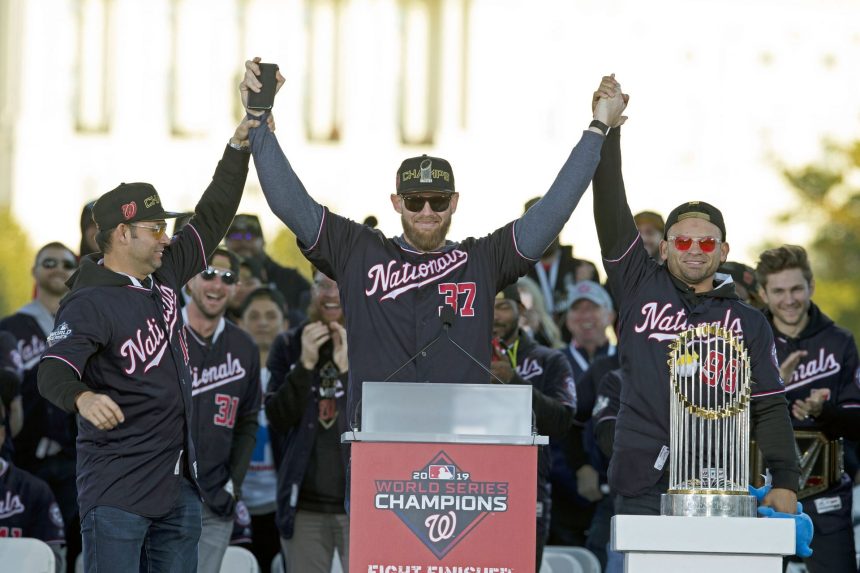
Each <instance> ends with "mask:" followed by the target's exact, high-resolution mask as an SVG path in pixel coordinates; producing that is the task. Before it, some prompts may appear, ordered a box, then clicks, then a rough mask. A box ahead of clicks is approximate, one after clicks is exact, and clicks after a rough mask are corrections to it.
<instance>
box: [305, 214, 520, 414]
mask: <svg viewBox="0 0 860 573" xmlns="http://www.w3.org/2000/svg"><path fill="white" fill-rule="evenodd" d="M304 252H305V256H307V258H308V259H309V260H310V261H311V262H312V263H314V264H315V265H316V266H317V267H318V268H319V269H320V270H322V271H323V272H325V273H326V274H327V275H329V276H330V277H331V278H332V279H333V280H335V281H337V283H338V287H339V288H340V298H341V305H342V307H343V312H344V316H345V317H346V331H347V333H348V335H349V339H348V343H349V376H350V382H349V408H348V409H349V413H350V420H353V419H354V418H355V408H356V405H357V403H358V400H359V399H360V394H361V383H362V382H365V381H382V380H385V378H386V377H388V376H389V375H390V374H391V373H393V372H394V371H395V370H397V369H398V368H399V367H400V366H402V365H403V363H404V362H406V361H407V359H408V358H409V357H410V356H412V355H413V354H415V353H416V352H418V351H419V350H421V349H422V348H423V347H424V346H425V345H426V344H427V343H429V342H430V341H431V340H433V339H434V338H435V337H436V336H437V335H439V333H440V332H441V330H442V324H441V321H440V320H439V316H440V312H441V310H442V308H444V307H445V306H446V305H447V306H449V307H451V308H452V309H453V310H454V312H455V314H456V319H455V320H454V324H453V326H452V327H451V329H450V335H451V338H452V339H453V340H455V341H456V342H457V343H458V344H459V345H460V346H462V347H463V348H465V349H466V350H468V351H469V353H470V354H472V356H474V357H475V358H477V359H478V360H479V361H480V362H481V363H483V364H485V365H488V364H489V363H490V342H489V341H490V338H491V331H492V325H493V304H494V300H495V296H496V293H497V292H499V291H501V290H502V289H503V288H504V287H505V286H507V285H509V284H510V283H512V282H513V281H515V280H516V279H517V278H518V277H520V276H522V275H523V274H525V273H526V272H527V271H528V269H529V267H530V266H531V265H533V264H534V261H533V260H531V259H527V258H525V257H524V256H523V255H521V254H520V253H519V251H518V249H517V246H516V240H515V238H514V224H513V223H509V224H507V225H505V226H504V227H502V228H501V229H498V230H496V231H495V232H493V233H491V234H490V235H488V236H486V237H483V238H480V239H474V238H469V239H466V240H464V241H463V242H460V243H450V242H449V243H448V244H446V246H445V247H444V248H442V249H441V250H440V251H437V252H430V253H420V252H418V251H416V250H415V249H414V248H412V247H411V246H410V245H408V244H407V243H406V242H405V241H404V240H403V239H401V238H395V239H388V238H386V237H385V236H384V235H383V234H382V233H381V232H379V231H376V230H373V229H371V228H370V227H366V226H365V225H360V224H358V223H355V222H353V221H350V220H348V219H345V218H343V217H341V216H339V215H336V214H334V213H331V212H330V211H328V210H327V209H326V210H325V211H324V214H323V219H322V223H321V227H320V232H319V236H318V238H317V241H316V243H315V244H313V245H311V246H310V247H309V248H307V249H306V250H305V251H304ZM392 380H394V381H399V382H468V383H481V382H487V381H488V380H489V374H487V373H486V372H485V371H484V370H482V369H481V368H480V367H479V366H478V365H476V364H475V363H474V362H472V361H471V360H470V359H469V358H468V357H466V356H465V355H463V353H462V352H461V351H460V350H459V349H457V348H455V347H454V346H453V345H452V344H451V343H450V342H448V341H447V340H444V336H443V340H440V341H439V342H437V343H436V344H434V345H433V346H432V347H430V348H429V349H427V350H426V351H424V352H422V353H421V354H420V355H419V356H418V358H417V359H416V360H415V361H414V362H412V363H410V364H408V365H407V366H406V367H405V368H403V370H401V371H400V372H399V373H398V374H397V375H396V376H395V377H394V378H393V379H392Z"/></svg>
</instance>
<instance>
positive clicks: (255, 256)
mask: <svg viewBox="0 0 860 573" xmlns="http://www.w3.org/2000/svg"><path fill="white" fill-rule="evenodd" d="M224 243H225V244H226V245H227V248H228V249H230V250H231V251H233V252H234V253H236V254H237V255H239V256H240V257H241V258H242V260H244V261H248V263H250V264H251V265H253V268H254V269H255V274H256V275H258V276H261V277H265V281H264V282H265V283H267V284H270V285H272V286H274V287H275V288H277V289H278V290H280V291H281V294H282V295H284V298H285V299H286V300H287V307H288V310H287V318H289V320H290V322H292V323H293V324H300V323H301V322H302V321H304V319H305V311H306V308H307V306H308V300H309V298H310V288H311V286H310V283H309V282H308V281H307V279H305V277H303V276H302V275H301V273H299V272H298V270H296V269H294V268H291V267H285V266H283V265H280V264H278V263H277V262H276V261H275V260H274V259H272V257H270V256H269V255H268V254H267V253H266V250H265V247H266V239H265V237H263V228H262V226H261V225H260V219H259V217H257V216H256V215H250V214H247V213H239V214H238V215H236V218H235V219H233V223H232V224H231V225H230V229H229V230H228V231H227V236H226V237H224ZM250 290H251V289H249V290H248V291H247V292H250ZM239 306H241V302H240V301H237V304H236V308H238V307H239Z"/></svg>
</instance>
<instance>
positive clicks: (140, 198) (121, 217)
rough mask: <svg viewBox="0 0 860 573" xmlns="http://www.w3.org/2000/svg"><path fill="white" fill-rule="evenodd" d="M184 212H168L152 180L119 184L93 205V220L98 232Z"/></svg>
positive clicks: (179, 215) (177, 215)
mask: <svg viewBox="0 0 860 573" xmlns="http://www.w3.org/2000/svg"><path fill="white" fill-rule="evenodd" d="M184 214H185V213H173V212H171V211H165V210H164V207H162V206H161V199H160V198H159V197H158V192H157V191H156V190H155V187H153V186H152V185H150V184H149V183H120V184H119V187H117V188H116V189H113V190H112V191H108V192H107V193H105V194H104V195H102V196H101V197H99V198H98V199H97V200H96V203H95V205H93V221H95V222H96V226H97V227H98V228H99V231H105V230H107V229H113V228H114V227H116V226H117V225H119V224H120V223H125V224H129V223H136V222H137V221H158V220H159V219H173V218H176V217H181V216H182V215H184Z"/></svg>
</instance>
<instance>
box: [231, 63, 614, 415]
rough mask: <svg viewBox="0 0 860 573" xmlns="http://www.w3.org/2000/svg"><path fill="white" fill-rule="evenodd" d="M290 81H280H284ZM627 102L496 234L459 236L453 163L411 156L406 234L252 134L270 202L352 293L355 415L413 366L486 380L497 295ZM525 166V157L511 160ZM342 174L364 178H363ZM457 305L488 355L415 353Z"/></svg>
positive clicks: (405, 171)
mask: <svg viewBox="0 0 860 573" xmlns="http://www.w3.org/2000/svg"><path fill="white" fill-rule="evenodd" d="M257 62H258V60H256V59H255V60H249V61H248V62H246V72H245V78H244V80H243V89H245V90H251V91H255V92H256V91H258V90H259V89H260V86H261V84H260V81H259V80H258V79H257V75H258V73H259V67H258V65H257ZM278 78H279V80H278V81H279V86H280V84H282V83H283V78H282V77H281V76H280V75H279V76H278ZM622 107H623V102H622V101H621V97H620V96H619V97H618V98H616V99H614V100H613V99H606V100H602V101H601V102H600V104H599V105H598V106H597V108H596V109H595V110H594V112H593V117H594V121H592V123H591V125H589V126H588V127H587V128H586V129H585V131H584V132H583V134H582V136H581V137H580V139H579V142H578V143H577V144H576V146H575V147H574V148H573V150H572V151H571V153H570V156H569V157H568V159H567V161H566V162H565V164H564V165H563V166H562V168H561V171H560V172H559V174H558V175H557V177H556V179H555V181H554V183H553V184H552V186H551V187H550V189H549V190H548V191H547V192H546V194H545V195H544V197H543V198H542V199H541V200H540V201H538V202H537V203H536V204H535V205H533V206H532V207H531V208H530V209H529V210H528V211H526V213H525V214H523V215H522V216H521V217H520V218H519V219H517V220H516V221H513V222H510V223H508V224H507V225H504V226H502V227H501V228H499V229H497V230H495V231H494V232H492V233H490V234H489V235H486V236H484V237H481V238H479V239H475V238H468V239H465V240H463V241H451V240H448V230H449V228H450V225H451V221H452V217H453V216H454V214H455V213H456V211H457V207H458V204H459V200H460V195H459V193H458V192H457V189H456V187H455V181H454V174H453V170H452V168H451V165H450V163H449V162H448V161H446V160H444V159H442V158H439V157H433V156H430V155H422V156H419V157H412V158H409V159H406V160H405V161H403V162H402V163H401V165H400V168H399V169H397V171H396V185H395V188H394V190H393V192H392V193H391V194H390V196H389V201H390V203H391V207H392V209H393V210H394V212H395V213H396V214H397V216H398V217H399V218H400V222H401V226H402V228H403V233H402V234H401V235H400V236H397V237H393V238H389V237H386V236H385V235H384V234H383V233H382V232H381V231H380V230H378V229H371V228H369V227H367V226H365V225H362V224H360V223H357V222H354V221H350V220H349V219H346V218H345V217H341V216H339V215H336V214H334V213H332V212H331V211H330V210H329V209H327V208H324V207H323V206H322V205H320V204H319V203H317V202H316V201H314V199H313V198H312V197H311V196H310V195H309V194H308V193H307V191H306V190H305V188H304V186H303V184H302V182H301V181H300V180H299V178H298V176H297V174H296V172H295V171H294V170H293V168H292V166H291V165H290V163H289V161H288V160H287V158H286V156H285V155H284V153H283V151H282V150H281V148H280V146H279V144H278V141H277V139H276V138H274V137H271V136H270V135H269V134H267V133H266V132H265V130H260V129H256V130H253V131H252V133H251V136H250V137H251V152H252V154H253V155H254V165H255V167H256V169H257V175H258V177H259V179H260V183H261V186H262V189H263V193H264V195H265V197H266V201H267V202H268V204H269V207H270V208H271V209H272V211H273V212H274V213H275V215H277V216H278V217H279V218H280V219H281V221H283V222H284V223H285V224H286V225H287V227H289V228H290V229H291V230H292V231H293V232H294V233H295V235H296V237H297V238H298V241H299V244H300V246H301V247H302V248H303V250H304V254H305V256H306V257H307V258H308V259H309V260H310V261H311V262H312V263H314V264H315V265H316V266H317V268H319V269H320V270H322V271H323V272H324V273H325V274H326V275H328V276H329V277H331V278H332V279H334V280H336V281H337V283H338V284H339V285H340V286H341V292H340V298H341V300H342V301H343V303H344V308H349V313H347V316H346V329H347V332H348V334H349V359H350V382H351V383H350V385H349V394H350V396H349V413H348V414H349V417H350V419H353V414H354V413H355V412H354V411H353V410H354V409H355V407H356V405H357V404H358V402H359V399H360V394H361V383H362V382H364V381H367V380H385V379H386V378H387V377H388V376H390V375H392V374H393V373H394V372H395V371H398V369H399V368H400V367H401V366H403V368H402V369H401V370H399V372H397V375H396V377H394V380H396V381H416V380H421V381H430V382H450V381H451V380H452V373H456V376H454V378H455V379H457V380H459V381H462V382H484V381H485V380H486V378H487V373H486V371H485V368H487V366H488V365H489V364H490V345H489V344H488V343H487V342H488V341H489V340H490V338H491V331H492V324H493V301H494V299H495V295H496V293H497V292H498V291H500V290H502V289H503V288H504V287H505V286H507V285H508V284H511V283H512V282H514V281H516V279H517V278H518V277H520V276H522V275H524V274H526V273H527V272H528V270H529V268H531V267H532V266H533V265H534V264H535V262H536V261H537V260H539V259H540V257H541V255H542V254H543V252H544V251H545V249H546V248H547V246H548V245H549V244H550V243H551V242H552V240H553V239H554V238H555V237H556V236H558V234H559V232H560V231H561V229H562V227H563V226H564V224H565V223H566V222H567V220H568V219H569V217H570V215H571V213H572V212H573V209H574V208H575V207H576V205H577V203H578V202H579V199H580V198H581V197H582V194H583V193H584V192H585V190H586V188H587V187H588V184H589V182H590V180H591V177H592V175H593V172H594V169H595V166H596V165H597V162H598V160H599V157H600V150H601V147H602V145H603V139H604V134H605V132H606V130H607V129H608V128H607V127H606V126H607V124H615V123H617V122H618V121H619V117H620V109H621V108H622ZM583 127H585V126H583ZM506 159H507V158H505V157H498V158H496V159H495V160H494V161H493V162H492V164H488V165H485V166H484V168H485V169H496V168H497V167H498V165H499V162H503V163H504V162H505V161H506ZM517 167H518V166H517V165H516V162H515V161H509V162H508V163H507V164H506V165H505V168H506V169H516V168H517ZM357 172H358V173H361V172H362V171H361V170H358V171H357ZM345 173H349V171H348V170H346V171H345ZM342 182H343V184H344V185H346V186H349V187H355V186H356V185H359V184H360V183H361V180H360V179H358V178H356V179H353V180H351V181H347V180H342ZM510 191H512V190H510V189H500V190H497V191H496V193H497V194H498V195H499V196H502V195H503V194H504V193H507V192H510ZM362 192H365V191H362ZM367 196H368V197H371V195H367ZM446 306H447V307H449V308H450V309H451V310H452V311H453V313H454V315H455V317H456V320H455V322H456V324H454V325H453V327H452V328H451V329H450V335H451V338H452V339H453V340H454V341H456V342H457V344H459V345H460V346H462V347H463V348H465V349H466V350H467V351H468V352H469V353H470V354H471V355H472V356H474V357H475V359H476V361H477V362H478V363H479V364H476V361H473V360H472V359H470V358H469V357H467V356H465V354H463V353H462V352H461V351H460V350H459V349H457V348H456V347H454V345H451V344H437V345H434V346H433V347H431V348H430V349H428V350H425V351H424V352H423V353H421V354H419V355H418V356H417V357H415V358H414V359H411V357H413V356H414V355H415V354H416V353H418V351H419V350H421V349H422V348H423V347H424V346H425V345H426V344H427V343H428V342H430V341H431V340H433V339H434V338H435V337H436V336H438V335H439V334H440V332H441V329H442V324H441V322H440V319H439V316H440V312H441V309H442V308H444V307H446ZM404 365H405V366H404Z"/></svg>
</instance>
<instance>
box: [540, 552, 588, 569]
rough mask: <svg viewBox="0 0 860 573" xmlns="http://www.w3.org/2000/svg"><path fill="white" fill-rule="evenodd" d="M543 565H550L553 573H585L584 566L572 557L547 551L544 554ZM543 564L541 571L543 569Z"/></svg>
mask: <svg viewBox="0 0 860 573" xmlns="http://www.w3.org/2000/svg"><path fill="white" fill-rule="evenodd" d="M547 549H549V547H547ZM543 564H546V565H549V568H550V571H552V573H584V571H583V570H582V566H581V565H580V564H579V563H578V562H577V560H576V559H574V558H573V557H571V556H570V555H566V554H564V553H557V552H552V551H546V549H544V553H543ZM543 564H542V565H541V569H543Z"/></svg>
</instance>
